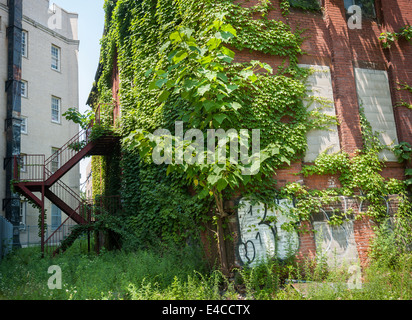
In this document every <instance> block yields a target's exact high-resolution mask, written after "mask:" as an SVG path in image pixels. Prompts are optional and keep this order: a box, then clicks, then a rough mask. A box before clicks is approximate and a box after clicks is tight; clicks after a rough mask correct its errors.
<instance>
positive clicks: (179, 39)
mask: <svg viewBox="0 0 412 320" xmlns="http://www.w3.org/2000/svg"><path fill="white" fill-rule="evenodd" d="M169 38H170V40H172V43H173V44H176V43H179V42H182V37H181V36H180V32H179V31H175V32H173V33H172V34H171V35H170V37H169Z"/></svg>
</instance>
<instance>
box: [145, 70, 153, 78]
mask: <svg viewBox="0 0 412 320" xmlns="http://www.w3.org/2000/svg"><path fill="white" fill-rule="evenodd" d="M152 72H153V69H152V68H150V69H149V70H147V71H146V73H145V74H144V76H145V77H146V78H147V77H148V76H150V75H151V74H152Z"/></svg>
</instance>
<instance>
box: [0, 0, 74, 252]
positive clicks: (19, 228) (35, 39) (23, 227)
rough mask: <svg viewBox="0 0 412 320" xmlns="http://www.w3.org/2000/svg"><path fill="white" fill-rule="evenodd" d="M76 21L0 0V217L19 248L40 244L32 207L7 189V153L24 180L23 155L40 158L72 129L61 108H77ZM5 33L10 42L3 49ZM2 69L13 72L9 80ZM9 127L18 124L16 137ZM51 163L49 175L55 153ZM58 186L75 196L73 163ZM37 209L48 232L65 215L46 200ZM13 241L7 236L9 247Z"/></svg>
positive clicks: (56, 11)
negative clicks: (17, 162)
mask: <svg viewBox="0 0 412 320" xmlns="http://www.w3.org/2000/svg"><path fill="white" fill-rule="evenodd" d="M20 11H21V12H20ZM20 19H21V21H19V20H20ZM11 20H13V23H12V22H11ZM77 22H78V15H77V14H76V13H70V12H67V11H65V10H64V9H62V8H60V7H58V6H57V5H55V4H53V5H52V6H51V3H50V1H49V0H13V1H11V0H0V43H1V45H0V78H1V82H2V83H5V84H6V91H4V90H0V121H1V123H2V125H3V126H4V129H3V130H1V131H2V133H1V137H0V139H1V140H0V155H1V156H2V158H4V166H3V170H0V196H1V198H2V207H1V211H0V215H2V216H4V217H6V218H7V219H9V220H10V222H12V223H13V225H14V229H15V231H14V233H15V235H16V234H17V233H19V234H20V236H19V239H20V244H21V245H23V246H25V245H26V244H33V243H36V242H40V238H39V237H38V233H39V232H38V231H39V230H38V221H39V219H38V217H39V210H38V209H37V208H33V207H32V206H31V205H30V203H29V202H27V201H26V199H25V198H24V197H21V196H19V195H18V194H13V190H11V191H10V190H9V189H10V181H9V180H10V177H12V173H10V171H12V170H13V169H12V167H13V165H12V163H13V156H15V155H18V154H21V155H22V156H21V157H20V166H19V169H18V170H20V177H21V179H24V177H25V176H24V175H25V172H26V170H27V167H28V166H30V165H32V163H33V156H29V155H33V154H35V155H43V156H41V157H44V159H47V158H49V157H51V156H52V154H54V153H55V152H56V151H58V150H59V149H60V148H61V147H62V146H63V145H65V144H66V142H67V141H68V140H69V139H70V138H72V137H73V136H75V135H76V134H77V133H78V131H79V128H78V126H77V125H75V124H73V123H72V122H69V121H67V120H66V119H65V118H64V117H63V116H62V115H63V114H64V112H65V111H66V110H67V109H68V108H76V109H78V105H79V93H78V50H79V40H78V34H77V33H78V32H77V28H78V25H77ZM19 23H21V30H19V28H20V27H19ZM20 32H21V33H20ZM16 35H17V36H16ZM12 36H13V37H14V44H15V45H13V44H12V45H10V43H11V39H10V37H12ZM19 37H21V42H20V39H19ZM12 42H13V41H12ZM16 43H17V44H16ZM19 47H20V48H19ZM16 49H17V50H21V57H18V56H17V55H16V53H15V51H16ZM13 54H14V56H13V57H11V55H13ZM20 58H21V61H19V59H20ZM10 69H14V70H18V71H17V72H15V73H14V78H13V79H11V76H10ZM12 74H13V73H12ZM13 82H14V83H19V85H17V89H16V90H18V91H19V93H20V94H19V95H18V96H17V95H15V96H14V97H13V98H12V99H10V98H9V97H8V94H9V92H8V91H7V89H8V86H10V85H13ZM9 91H10V88H9ZM10 103H12V104H13V106H10ZM16 106H19V107H16ZM11 109H12V112H10V110H11ZM10 115H12V116H11V119H10ZM10 123H12V124H10ZM10 126H13V127H14V128H16V127H19V130H17V131H18V132H17V131H16V130H14V131H13V129H10ZM10 131H13V133H12V134H10ZM10 149H11V150H10ZM26 155H27V156H26ZM41 157H40V158H41ZM51 162H52V170H57V169H58V168H59V166H60V165H61V159H60V156H59V155H58V154H57V156H55V157H53V158H52V159H51ZM63 181H64V183H65V185H67V186H68V187H70V188H71V189H72V190H73V191H74V192H76V193H79V192H80V191H79V190H80V187H79V183H80V182H79V181H80V169H79V166H78V165H76V166H75V167H74V168H72V169H71V170H70V172H69V173H68V174H66V175H65V176H64V177H63ZM17 202H18V204H17ZM45 210H46V213H47V215H46V220H45V224H47V226H48V228H47V232H51V231H53V230H55V229H57V228H58V227H59V226H60V225H61V223H62V222H63V221H64V220H65V214H64V213H63V212H62V211H61V209H59V208H58V207H57V206H56V205H54V204H52V203H51V202H46V204H45ZM17 211H18V212H17ZM16 239H18V237H16V236H15V242H16Z"/></svg>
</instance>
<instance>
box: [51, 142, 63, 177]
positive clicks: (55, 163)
mask: <svg viewBox="0 0 412 320" xmlns="http://www.w3.org/2000/svg"><path fill="white" fill-rule="evenodd" d="M59 151H60V148H56V147H52V148H51V156H52V159H51V161H50V166H51V167H50V170H51V172H52V173H55V172H56V171H57V170H59V169H60V166H61V159H60V158H61V157H60V153H59ZM56 153H57V155H56V156H55V157H53V155H54V154H56ZM56 160H57V161H56ZM54 169H55V170H54Z"/></svg>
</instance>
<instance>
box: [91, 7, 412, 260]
mask: <svg viewBox="0 0 412 320" xmlns="http://www.w3.org/2000/svg"><path fill="white" fill-rule="evenodd" d="M280 2H281V1H279V0H272V1H270V3H271V4H272V5H273V10H270V11H269V13H268V17H269V19H276V20H281V21H286V20H287V22H288V24H289V25H290V26H291V27H292V29H293V30H295V29H297V28H300V29H305V32H304V33H303V36H304V37H305V40H304V42H303V45H302V49H303V51H305V54H303V55H301V56H300V57H299V64H300V65H301V66H302V67H308V68H309V67H310V68H312V69H314V70H316V71H317V72H315V73H314V74H312V75H311V76H310V78H309V79H308V83H309V86H310V88H309V89H312V91H311V92H312V93H311V94H313V95H319V96H320V97H325V98H327V99H328V100H330V101H331V102H332V103H331V105H332V108H331V109H329V110H328V111H325V112H328V113H329V114H331V115H336V116H337V119H338V121H339V125H335V126H333V127H331V129H332V130H331V131H313V132H310V133H309V135H308V149H307V152H306V155H305V157H304V159H302V160H301V161H298V162H295V163H293V164H291V165H290V167H288V168H284V169H282V170H278V172H277V177H276V178H277V180H278V185H279V186H280V187H282V186H285V185H286V184H287V183H288V182H299V183H303V184H304V185H306V186H307V187H308V188H310V189H312V188H313V189H326V188H329V187H339V180H338V179H337V177H335V176H327V175H322V176H317V175H313V176H310V177H304V176H303V175H301V174H300V173H299V172H300V171H301V168H302V167H303V166H304V165H305V164H310V163H313V162H314V160H315V159H316V157H317V156H318V155H319V154H320V153H321V152H322V151H325V150H330V151H339V150H343V151H345V152H347V153H348V154H349V155H352V156H353V155H354V154H355V152H356V150H358V149H362V144H363V142H362V132H361V124H360V108H361V107H362V108H363V109H364V114H365V116H366V118H367V120H368V121H369V122H370V123H371V126H372V129H373V130H374V131H378V132H380V133H381V134H380V140H381V142H382V143H383V144H385V145H387V146H393V145H396V144H398V143H400V142H408V143H411V144H412V110H411V108H410V107H407V106H405V104H404V105H402V106H399V103H400V102H406V104H411V103H412V95H411V94H410V93H409V92H408V91H406V90H398V89H399V87H400V84H402V83H407V84H409V85H410V84H411V79H412V63H411V62H412V45H411V43H410V42H408V41H407V40H405V39H399V41H395V42H394V43H393V44H392V46H391V47H390V48H383V46H382V44H381V42H380V40H379V37H380V35H381V34H382V33H383V32H399V31H400V30H401V28H403V27H405V26H407V25H410V24H411V21H412V1H411V0H393V1H383V0H349V1H348V0H299V1H298V0H290V1H289V3H290V5H291V7H290V13H289V14H288V15H286V16H285V15H283V14H282V10H281V5H280ZM259 3H260V1H258V0H251V1H244V2H241V5H242V6H246V7H253V6H255V5H257V4H259ZM302 5H303V6H305V5H310V6H311V7H312V8H316V7H318V9H315V10H302ZM353 5H356V7H353ZM359 9H360V10H359ZM256 18H257V19H258V18H259V17H258V13H257V16H256ZM234 51H235V53H236V55H235V62H249V61H251V60H259V61H261V62H265V63H267V64H269V65H270V66H271V67H272V68H273V69H274V70H276V68H277V67H278V66H280V65H282V63H283V62H284V61H283V60H284V59H283V58H281V57H277V56H273V55H269V54H264V53H262V52H257V51H251V50H242V51H239V50H234ZM98 77H99V73H98V74H97V78H96V80H98ZM120 79H121V73H120V74H119V68H118V67H117V61H116V59H115V62H114V66H113V76H112V92H113V100H114V101H115V109H114V117H115V118H116V117H118V116H120V114H121V112H120V111H119V107H120V110H121V102H120V99H119V95H118V92H119V86H120V82H121V80H120ZM94 89H96V88H94ZM381 158H382V159H383V160H384V161H385V168H384V170H383V172H382V176H384V177H385V178H396V179H399V180H404V179H405V175H404V172H405V165H404V164H399V163H398V162H397V159H396V157H395V155H394V154H393V153H392V152H391V151H389V150H385V151H382V153H381ZM240 201H242V200H241V199H240ZM385 203H386V206H387V212H388V214H390V213H393V212H394V210H396V198H395V197H393V198H392V197H388V198H385ZM280 204H281V205H282V206H284V207H285V208H287V207H288V206H292V205H293V203H288V202H283V201H281V202H280ZM336 206H339V207H340V209H341V211H343V212H346V211H349V210H348V209H353V210H354V211H356V212H359V211H362V208H363V207H364V206H365V205H364V204H363V203H362V201H361V202H359V201H356V200H354V199H352V198H348V197H343V196H342V197H341V201H340V203H338V204H336ZM259 209H261V210H265V208H264V207H262V206H260V207H259V206H255V207H252V206H249V205H246V207H245V209H242V210H238V211H237V213H236V215H233V216H231V218H230V221H229V226H230V231H231V232H233V233H234V234H235V235H236V239H235V246H234V248H228V251H229V252H230V254H233V255H234V256H235V262H236V263H238V264H242V263H245V262H254V261H257V260H258V258H259V257H260V258H264V257H265V255H266V254H267V252H268V251H269V252H272V253H273V252H275V251H277V252H278V257H279V258H283V257H284V256H285V252H286V251H287V250H289V249H291V250H292V251H294V252H295V254H296V256H298V257H301V258H304V257H313V256H315V254H316V252H319V250H323V251H325V252H326V253H327V256H328V259H332V258H333V256H334V257H335V258H336V256H337V259H338V260H339V261H340V262H342V263H343V262H347V263H358V262H360V264H361V265H365V264H366V263H367V252H368V249H369V241H370V239H371V238H372V237H373V231H372V227H373V222H371V221H369V220H368V219H367V218H364V219H361V220H353V219H352V220H351V221H349V222H347V223H345V224H344V225H343V226H340V227H336V228H332V227H331V226H330V225H329V224H328V223H327V220H328V214H327V209H328V208H325V210H323V209H322V211H321V212H319V215H318V216H317V217H313V219H312V220H311V221H310V222H304V223H302V228H308V229H309V230H316V231H318V234H322V233H323V236H321V237H318V238H317V237H316V236H315V233H313V232H312V231H311V232H309V233H305V234H303V235H300V236H298V235H297V234H296V235H294V234H292V235H289V236H287V235H285V234H282V232H281V229H280V227H279V226H268V224H265V223H262V222H263V221H261V220H260V219H261V218H259V214H258V210H259ZM251 225H254V226H256V225H257V226H258V227H257V228H258V230H257V231H256V232H255V233H253V232H252V233H249V234H247V233H246V232H243V231H244V230H246V229H248V227H249V226H251ZM288 237H289V239H287V238H288ZM290 237H292V239H291V238H290ZM202 238H203V240H204V242H208V241H209V240H208V239H210V238H213V236H212V234H211V233H207V232H206V233H204V234H203V235H202ZM282 241H284V242H282ZM287 241H289V243H291V245H292V248H286V244H285V243H286V242H287ZM209 249H210V247H209ZM206 251H207V252H208V253H209V254H210V256H213V254H214V253H213V251H215V250H206Z"/></svg>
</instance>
